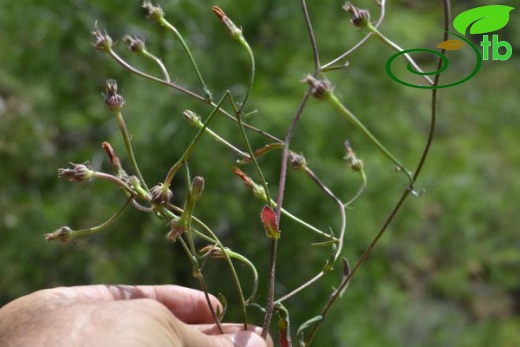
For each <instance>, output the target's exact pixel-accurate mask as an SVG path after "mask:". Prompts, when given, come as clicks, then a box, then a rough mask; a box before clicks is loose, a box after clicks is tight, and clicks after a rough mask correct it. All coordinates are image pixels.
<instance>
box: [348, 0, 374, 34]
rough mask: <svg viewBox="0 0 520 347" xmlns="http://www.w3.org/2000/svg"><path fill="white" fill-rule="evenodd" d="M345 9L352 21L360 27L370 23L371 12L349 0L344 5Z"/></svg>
mask: <svg viewBox="0 0 520 347" xmlns="http://www.w3.org/2000/svg"><path fill="white" fill-rule="evenodd" d="M343 9H344V10H345V11H346V12H347V13H348V14H349V15H350V22H351V23H352V24H353V25H354V26H355V27H358V28H361V27H365V26H367V25H368V24H370V12H368V10H363V9H360V8H357V7H356V6H354V5H352V3H350V2H349V1H347V2H346V3H345V5H343Z"/></svg>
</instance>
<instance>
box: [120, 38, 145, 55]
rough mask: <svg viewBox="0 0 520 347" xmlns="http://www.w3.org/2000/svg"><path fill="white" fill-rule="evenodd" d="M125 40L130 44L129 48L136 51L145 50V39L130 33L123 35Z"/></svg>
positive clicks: (141, 51)
mask: <svg viewBox="0 0 520 347" xmlns="http://www.w3.org/2000/svg"><path fill="white" fill-rule="evenodd" d="M123 41H124V42H126V43H127V44H128V48H130V50H131V51H132V52H134V53H143V52H144V51H145V45H144V40H142V39H139V38H137V37H135V36H134V37H132V36H130V35H125V36H123Z"/></svg>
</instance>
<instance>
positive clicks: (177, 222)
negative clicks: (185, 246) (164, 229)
mask: <svg viewBox="0 0 520 347" xmlns="http://www.w3.org/2000/svg"><path fill="white" fill-rule="evenodd" d="M185 231H186V225H185V224H184V223H183V222H182V219H181V218H177V219H174V220H172V221H171V222H170V231H168V233H167V234H166V239H167V240H168V241H171V242H175V241H176V240H177V238H178V237H180V236H181V235H182V234H183V233H184V232H185Z"/></svg>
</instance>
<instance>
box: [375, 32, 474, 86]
mask: <svg viewBox="0 0 520 347" xmlns="http://www.w3.org/2000/svg"><path fill="white" fill-rule="evenodd" d="M447 33H448V34H451V35H455V36H457V37H458V38H460V39H462V40H463V41H464V42H466V43H467V44H468V45H470V47H471V48H473V51H475V55H476V57H477V61H476V64H475V68H474V69H473V71H472V72H471V73H470V74H469V75H468V76H467V77H466V78H463V79H462V80H460V81H456V82H453V83H449V84H444V85H439V86H423V85H420V84H412V83H408V82H405V81H403V80H400V79H399V78H397V77H396V76H395V75H394V74H393V73H392V68H391V65H392V62H393V61H394V60H395V59H396V58H397V57H398V56H400V55H403V54H406V53H410V52H428V53H433V54H435V55H437V56H442V57H441V59H442V60H443V62H447V63H446V64H444V65H448V64H449V61H448V58H447V57H446V56H445V55H444V54H442V53H440V52H437V51H433V50H431V49H426V48H413V49H407V50H404V51H401V52H399V53H396V54H394V55H392V56H391V57H390V58H388V60H387V61H386V66H385V70H386V73H387V75H388V76H390V78H391V79H393V80H394V81H396V82H397V83H399V84H402V85H404V86H407V87H411V88H418V89H440V88H449V87H453V86H456V85H457V84H462V83H464V82H467V81H468V80H470V79H471V78H473V77H474V76H475V75H476V74H477V73H478V72H479V70H480V68H481V66H482V60H483V59H482V54H480V51H479V50H478V48H477V46H475V45H474V44H473V43H472V42H471V41H469V40H468V39H467V38H465V37H464V36H462V35H459V34H456V33H453V32H451V31H447ZM407 68H408V71H410V72H411V73H413V74H415V75H431V74H437V73H441V72H443V71H444V70H446V68H447V66H443V68H441V69H438V70H436V71H433V72H424V73H420V72H418V71H416V70H413V69H412V68H411V67H410V64H408V66H407Z"/></svg>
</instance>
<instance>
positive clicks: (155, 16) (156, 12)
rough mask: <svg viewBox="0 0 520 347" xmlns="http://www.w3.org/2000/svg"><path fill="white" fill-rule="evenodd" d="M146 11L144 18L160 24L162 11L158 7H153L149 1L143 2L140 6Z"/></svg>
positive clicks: (162, 17) (162, 16)
mask: <svg viewBox="0 0 520 347" xmlns="http://www.w3.org/2000/svg"><path fill="white" fill-rule="evenodd" d="M141 7H142V8H144V10H145V11H146V16H147V17H148V18H150V19H151V20H154V21H156V22H161V21H162V20H163V19H164V11H163V10H162V8H161V7H160V6H159V5H154V4H152V3H151V2H150V1H144V2H143V4H142V5H141Z"/></svg>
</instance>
